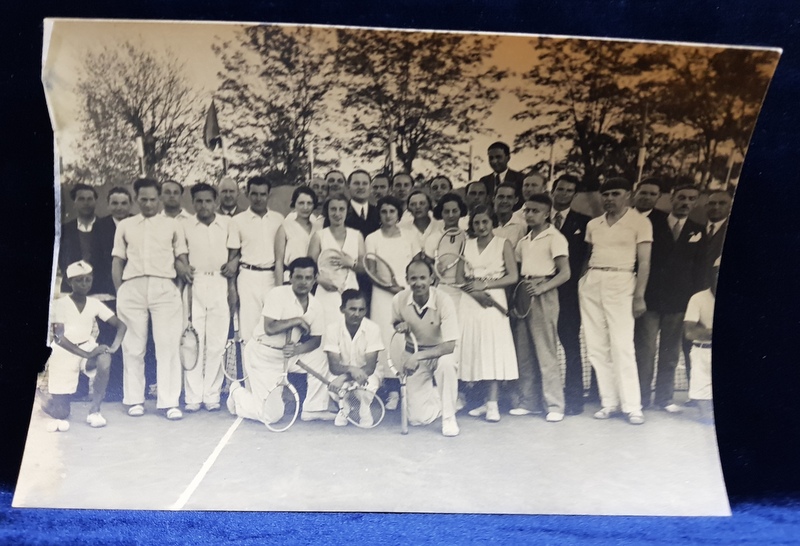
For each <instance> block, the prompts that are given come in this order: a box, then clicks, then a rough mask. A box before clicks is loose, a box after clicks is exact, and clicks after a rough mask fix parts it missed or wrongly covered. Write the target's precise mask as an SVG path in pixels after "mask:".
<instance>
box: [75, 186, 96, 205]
mask: <svg viewBox="0 0 800 546" xmlns="http://www.w3.org/2000/svg"><path fill="white" fill-rule="evenodd" d="M79 191H90V192H92V194H93V195H94V198H95V199H97V190H96V189H94V188H93V187H91V186H90V185H89V184H75V185H74V186H72V188H70V190H69V197H70V199H72V200H73V201H75V198H76V197H78V192H79Z"/></svg>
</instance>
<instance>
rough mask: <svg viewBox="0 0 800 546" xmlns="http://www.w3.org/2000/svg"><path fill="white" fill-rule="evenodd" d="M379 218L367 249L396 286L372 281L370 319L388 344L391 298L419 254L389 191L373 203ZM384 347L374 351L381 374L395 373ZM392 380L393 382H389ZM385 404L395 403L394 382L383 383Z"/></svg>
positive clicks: (391, 328) (399, 205) (391, 330)
mask: <svg viewBox="0 0 800 546" xmlns="http://www.w3.org/2000/svg"><path fill="white" fill-rule="evenodd" d="M376 207H377V209H378V212H379V213H380V218H381V228H380V229H379V230H378V231H375V232H373V233H370V234H369V235H367V239H366V249H367V253H368V254H369V253H372V254H377V255H378V256H379V257H381V258H383V259H384V260H386V262H387V263H388V264H389V266H390V267H391V268H392V272H393V273H394V278H395V280H396V281H397V284H398V286H396V287H394V288H391V289H386V288H382V287H380V286H378V285H377V284H373V286H372V303H371V305H370V319H371V320H372V321H374V322H375V323H377V324H378V326H380V328H381V336H382V337H383V345H384V346H385V347H387V349H388V347H389V344H390V341H391V339H392V334H393V333H394V325H393V324H392V298H394V295H395V294H397V293H398V292H401V291H402V290H403V289H404V288H405V287H406V286H408V283H407V282H406V266H407V265H408V264H409V262H411V259H412V258H413V257H414V256H416V255H417V254H419V252H420V250H421V248H420V245H419V241H418V240H417V238H416V237H415V236H414V235H413V234H412V233H410V232H409V231H408V230H404V229H400V227H399V226H398V225H397V222H398V220H399V218H400V211H401V210H402V207H403V204H402V202H401V201H400V200H399V199H397V198H396V197H393V196H391V195H387V196H385V197H381V198H380V199H378V204H377V205H376ZM387 355H388V350H386V351H381V352H380V353H379V355H378V366H379V369H380V371H381V377H391V378H393V377H395V375H394V373H392V371H391V370H390V369H389V366H388V364H387ZM392 383H394V382H392ZM387 392H388V397H387V404H388V408H389V409H395V408H396V407H397V405H396V404H397V401H398V400H399V395H398V389H397V386H394V385H388V386H387Z"/></svg>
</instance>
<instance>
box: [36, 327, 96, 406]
mask: <svg viewBox="0 0 800 546" xmlns="http://www.w3.org/2000/svg"><path fill="white" fill-rule="evenodd" d="M78 347H80V348H81V349H83V350H84V351H87V352H90V351H92V350H93V349H94V348H95V347H97V342H96V341H95V340H94V339H90V340H89V341H85V342H83V343H81V344H80V345H78ZM52 349H53V353H52V354H51V355H50V359H49V360H48V361H47V390H48V391H49V392H50V394H73V393H74V392H75V391H76V390H77V389H78V379H79V378H80V374H81V373H83V374H84V375H86V376H87V377H89V378H93V377H94V376H95V375H96V373H97V369H94V370H87V369H86V362H87V359H85V358H83V357H80V356H78V355H75V354H72V353H71V352H69V351H67V350H66V349H63V348H61V346H59V345H56V344H53V346H52Z"/></svg>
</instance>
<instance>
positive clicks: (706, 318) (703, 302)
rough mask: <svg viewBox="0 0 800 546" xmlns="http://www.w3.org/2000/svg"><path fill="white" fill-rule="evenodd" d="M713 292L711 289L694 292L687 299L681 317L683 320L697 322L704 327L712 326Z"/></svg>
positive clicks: (714, 299)
mask: <svg viewBox="0 0 800 546" xmlns="http://www.w3.org/2000/svg"><path fill="white" fill-rule="evenodd" d="M715 301H716V298H714V294H712V293H711V289H710V288H709V289H706V290H703V291H702V292H698V293H696V294H695V295H694V296H692V297H691V298H690V299H689V305H687V306H686V315H685V316H684V317H683V320H684V321H685V322H698V323H700V326H703V327H704V328H713V327H714V302H715Z"/></svg>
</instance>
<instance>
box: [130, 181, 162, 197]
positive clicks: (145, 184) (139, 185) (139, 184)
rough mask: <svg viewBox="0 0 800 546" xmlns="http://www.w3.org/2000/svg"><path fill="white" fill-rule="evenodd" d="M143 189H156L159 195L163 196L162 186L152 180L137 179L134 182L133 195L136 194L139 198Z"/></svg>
mask: <svg viewBox="0 0 800 546" xmlns="http://www.w3.org/2000/svg"><path fill="white" fill-rule="evenodd" d="M143 188H155V190H156V191H157V192H158V195H161V184H159V183H158V182H156V181H155V180H153V179H152V178H137V179H136V180H134V181H133V193H135V194H136V195H137V196H138V195H139V192H140V191H141V190H142V189H143Z"/></svg>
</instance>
